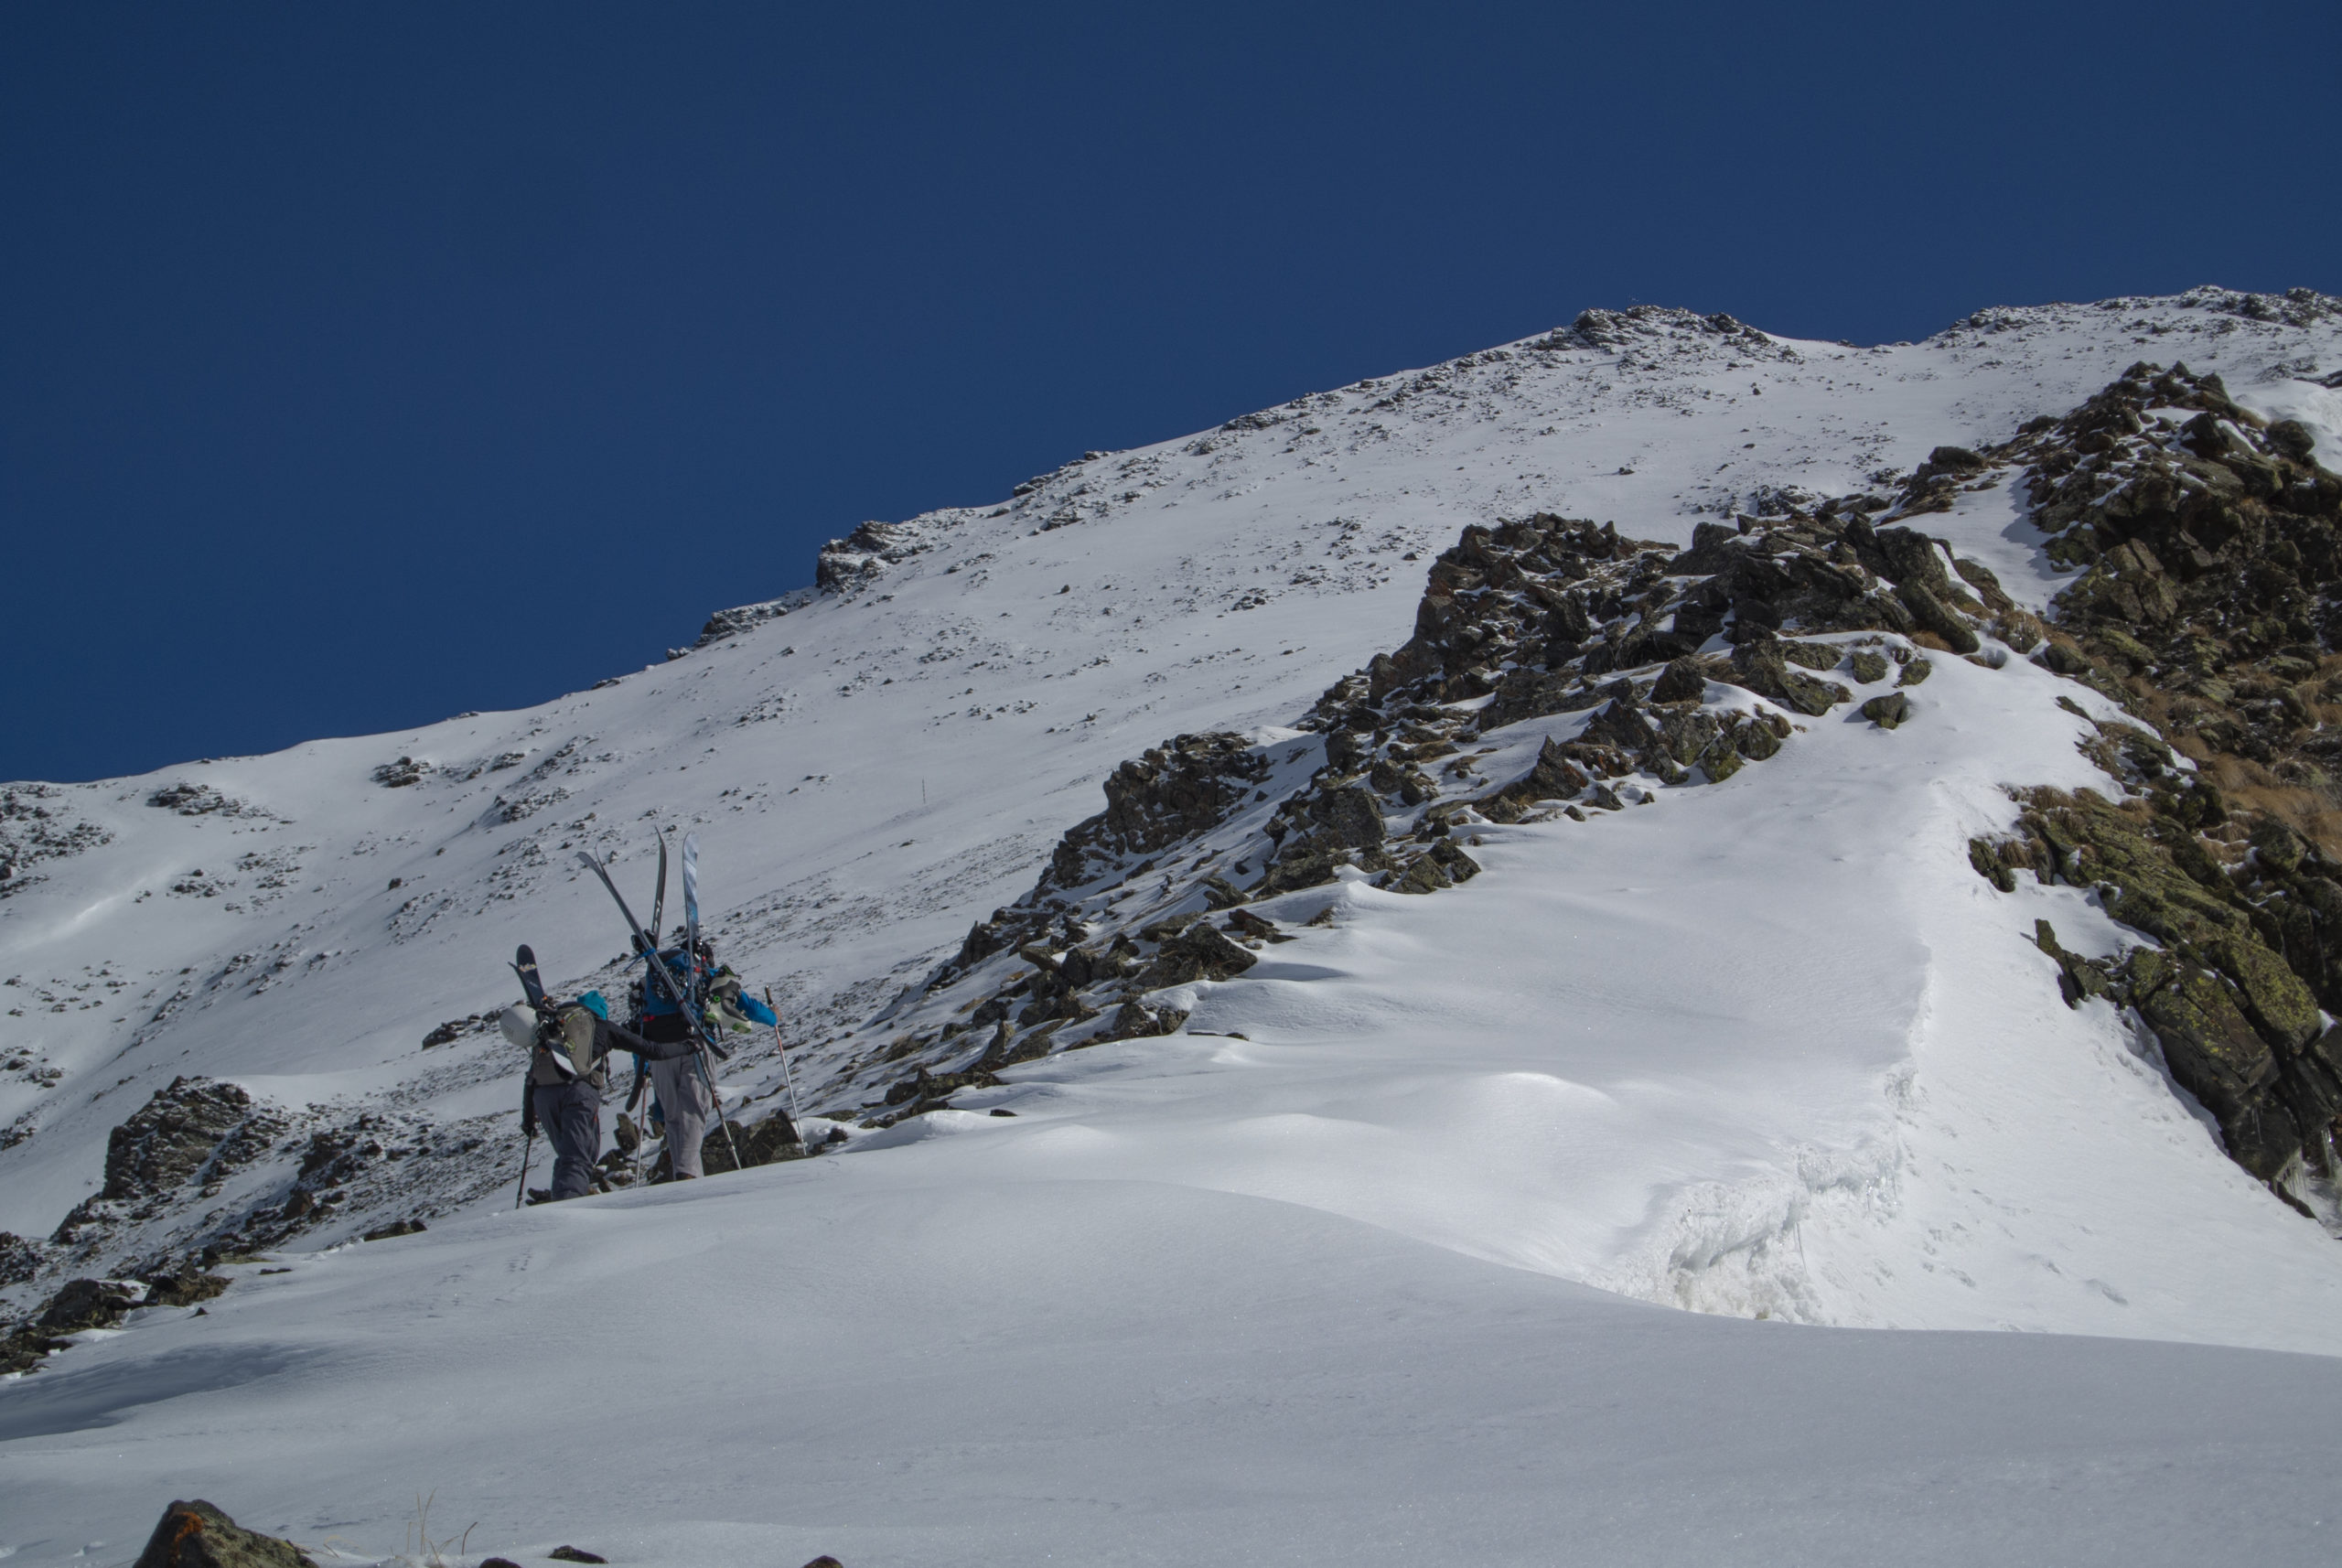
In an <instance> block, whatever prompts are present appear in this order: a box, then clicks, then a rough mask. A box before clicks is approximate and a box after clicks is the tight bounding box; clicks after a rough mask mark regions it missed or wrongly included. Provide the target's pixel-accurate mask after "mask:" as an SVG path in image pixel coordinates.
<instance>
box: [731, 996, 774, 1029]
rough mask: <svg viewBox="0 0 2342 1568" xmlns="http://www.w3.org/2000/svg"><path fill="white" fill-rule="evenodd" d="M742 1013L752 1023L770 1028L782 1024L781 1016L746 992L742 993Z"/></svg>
mask: <svg viewBox="0 0 2342 1568" xmlns="http://www.w3.org/2000/svg"><path fill="white" fill-rule="evenodd" d="M740 1011H741V1013H742V1014H743V1015H745V1016H746V1017H747V1019H748V1020H749V1021H750V1022H751V1023H757V1024H762V1025H763V1026H765V1027H767V1028H770V1027H772V1026H774V1025H775V1024H778V1023H779V1022H780V1015H779V1014H777V1013H775V1012H774V1011H773V1010H772V1009H771V1008H769V1007H768V1006H766V1005H765V1004H763V1003H761V1002H759V1001H757V999H756V998H755V997H753V996H751V995H749V994H748V993H747V992H746V991H743V992H741V993H740Z"/></svg>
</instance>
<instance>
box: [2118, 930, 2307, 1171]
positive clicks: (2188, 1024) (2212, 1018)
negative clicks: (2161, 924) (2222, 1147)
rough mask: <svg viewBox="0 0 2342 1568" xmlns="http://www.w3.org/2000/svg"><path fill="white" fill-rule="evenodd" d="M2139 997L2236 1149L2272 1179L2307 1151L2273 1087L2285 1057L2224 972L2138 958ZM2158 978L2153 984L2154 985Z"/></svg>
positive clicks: (2190, 1085) (2181, 1073)
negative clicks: (2264, 1034)
mask: <svg viewBox="0 0 2342 1568" xmlns="http://www.w3.org/2000/svg"><path fill="white" fill-rule="evenodd" d="M2132 972H2133V993H2132V994H2133V1002H2134V1004H2135V1005H2136V1006H2137V1007H2138V1009H2139V1015H2140V1016H2141V1017H2143V1018H2144V1019H2145V1020H2146V1021H2147V1024H2148V1026H2150V1027H2151V1028H2153V1029H2154V1032H2155V1038H2156V1039H2157V1040H2158V1041H2159V1042H2161V1044H2162V1046H2163V1052H2164V1060H2165V1062H2166V1063H2167V1064H2168V1065H2169V1066H2170V1068H2171V1075H2172V1077H2174V1078H2175V1079H2178V1080H2179V1082H2180V1085H2181V1087H2183V1088H2185V1089H2186V1090H2187V1091H2188V1092H2189V1093H2190V1094H2193V1095H2194V1096H2195V1097H2196V1098H2197V1100H2198V1101H2202V1103H2203V1106H2204V1109H2205V1110H2207V1111H2209V1112H2211V1113H2212V1115H2213V1117H2214V1118H2215V1119H2216V1120H2218V1122H2219V1124H2220V1133H2221V1136H2222V1137H2223V1139H2224V1140H2225V1141H2226V1142H2227V1144H2228V1148H2229V1154H2230V1155H2233V1156H2234V1157H2235V1159H2236V1161H2237V1163H2238V1164H2239V1165H2242V1166H2244V1168H2245V1169H2247V1170H2249V1171H2251V1173H2252V1174H2253V1175H2254V1176H2260V1177H2261V1178H2263V1179H2264V1180H2265V1179H2266V1178H2268V1177H2270V1176H2274V1175H2276V1174H2277V1172H2278V1171H2279V1170H2281V1169H2283V1166H2284V1165H2285V1163H2286V1162H2287V1161H2288V1160H2290V1159H2292V1158H2293V1157H2294V1155H2296V1154H2298V1153H2299V1152H2300V1151H2301V1143H2302V1139H2301V1130H2300V1129H2299V1128H2297V1127H2295V1126H2294V1124H2293V1121H2292V1118H2291V1117H2290V1116H2288V1115H2287V1114H2286V1112H2285V1111H2284V1109H2283V1106H2282V1105H2281V1104H2279V1103H2278V1102H2277V1101H2276V1099H2275V1097H2274V1096H2273V1095H2272V1094H2271V1093H2270V1092H2269V1090H2271V1089H2272V1086H2273V1085H2274V1084H2275V1083H2276V1080H2277V1059H2276V1057H2275V1056H2274V1055H2273V1054H2272V1052H2271V1051H2270V1049H2269V1046H2268V1044H2267V1042H2266V1041H2264V1040H2262V1039H2261V1036H2260V1033H2259V1031H2257V1030H2255V1029H2254V1028H2253V1026H2252V1024H2251V1020H2250V1019H2248V1018H2246V1016H2245V1015H2244V1012H2243V1010H2242V1009H2241V1008H2240V1007H2239V1006H2238V1005H2237V1004H2236V1000H2235V997H2234V994H2233V993H2231V992H2230V990H2229V987H2227V986H2226V985H2223V984H2222V983H2220V981H2219V979H2218V976H2216V975H2214V974H2212V973H2211V972H2208V971H2206V970H2201V969H2197V968H2196V967H2194V966H2193V965H2190V964H2186V963H2184V962H2180V961H2171V960H2164V961H2161V962H2160V963H2155V964H2142V963H2140V962H2138V961H2136V960H2135V959H2134V961H2133V971H2132ZM2150 981H2152V982H2153V983H2148V982H2150Z"/></svg>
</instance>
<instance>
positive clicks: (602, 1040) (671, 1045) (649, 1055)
mask: <svg viewBox="0 0 2342 1568" xmlns="http://www.w3.org/2000/svg"><path fill="white" fill-rule="evenodd" d="M698 1049H699V1047H698V1045H697V1044H696V1043H695V1042H693V1041H692V1040H689V1039H682V1040H646V1039H644V1038H643V1037H642V1036H640V1035H638V1034H636V1033H635V1032H634V1031H633V1030H631V1029H622V1028H620V1027H619V1026H618V1025H616V1024H612V1023H609V1022H607V1021H606V1020H602V1019H598V1018H597V1019H596V1020H595V1022H594V1050H595V1052H596V1054H597V1055H600V1056H607V1055H609V1054H610V1053H611V1052H612V1051H632V1052H633V1053H634V1054H635V1055H636V1056H638V1057H640V1058H644V1059H645V1060H648V1061H654V1062H671V1061H673V1060H674V1059H675V1058H677V1057H687V1056H690V1055H691V1054H692V1053H693V1052H694V1051H696V1050H698Z"/></svg>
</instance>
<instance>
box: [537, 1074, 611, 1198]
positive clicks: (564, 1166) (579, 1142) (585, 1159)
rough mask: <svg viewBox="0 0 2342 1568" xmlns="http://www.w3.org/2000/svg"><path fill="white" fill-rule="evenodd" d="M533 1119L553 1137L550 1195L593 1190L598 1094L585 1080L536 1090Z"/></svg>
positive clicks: (597, 1154)
mask: <svg viewBox="0 0 2342 1568" xmlns="http://www.w3.org/2000/svg"><path fill="white" fill-rule="evenodd" d="M537 1095H538V1099H537V1120H538V1121H540V1122H543V1123H544V1126H545V1135H546V1136H547V1137H548V1138H550V1139H551V1140H552V1141H553V1198H554V1200H555V1201H556V1202H558V1201H559V1200H560V1199H562V1198H565V1197H585V1195H586V1194H587V1193H589V1192H591V1191H593V1190H594V1162H595V1160H596V1159H597V1158H598V1157H600V1155H601V1153H602V1096H601V1093H600V1091H599V1090H596V1089H595V1088H594V1086H593V1085H592V1084H588V1083H564V1084H555V1085H553V1086H551V1087H549V1088H545V1089H540V1090H537Z"/></svg>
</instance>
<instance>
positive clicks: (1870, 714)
mask: <svg viewBox="0 0 2342 1568" xmlns="http://www.w3.org/2000/svg"><path fill="white" fill-rule="evenodd" d="M1862 714H1863V717H1864V718H1866V719H1868V720H1869V721H1870V722H1871V723H1873V724H1875V725H1877V726H1878V727H1879V728H1881V729H1893V728H1895V727H1896V725H1900V724H1901V723H1902V722H1903V721H1904V720H1905V719H1907V718H1909V717H1910V716H1911V699H1910V698H1908V697H1907V696H1905V695H1904V694H1903V693H1900V692H1885V693H1881V694H1880V695H1878V696H1875V697H1873V698H1871V699H1870V701H1868V702H1866V703H1864V704H1863V707H1862Z"/></svg>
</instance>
